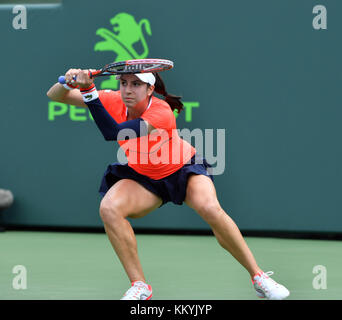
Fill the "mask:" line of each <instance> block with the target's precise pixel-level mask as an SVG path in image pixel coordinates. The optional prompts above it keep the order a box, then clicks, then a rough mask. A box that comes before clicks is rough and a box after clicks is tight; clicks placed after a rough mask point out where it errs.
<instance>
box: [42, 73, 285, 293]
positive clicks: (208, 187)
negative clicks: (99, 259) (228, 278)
mask: <svg viewBox="0 0 342 320" xmlns="http://www.w3.org/2000/svg"><path fill="white" fill-rule="evenodd" d="M75 79H76V80H75ZM117 79H119V80H120V90H119V91H112V90H100V91H97V90H96V87H95V85H94V83H93V79H91V78H90V77H89V70H81V69H70V70H68V71H67V72H66V74H65V80H66V84H64V85H61V84H59V83H56V84H55V85H53V86H52V87H51V88H50V89H49V91H48V92H47V95H48V97H49V98H50V99H52V100H54V101H58V102H63V103H67V104H72V105H76V106H84V107H88V108H89V110H90V112H91V114H92V116H93V118H94V120H95V123H96V125H97V126H98V128H99V130H100V131H101V133H102V134H103V136H104V138H105V139H106V140H108V141H112V140H116V141H118V143H119V144H120V146H121V147H122V148H123V149H124V150H125V154H126V156H127V159H128V164H119V163H115V164H111V165H109V166H108V168H107V170H106V171H105V173H104V176H103V179H102V182H101V185H100V190H99V192H100V193H101V194H102V195H103V198H102V201H101V203H100V209H99V211H100V216H101V218H102V221H103V223H104V228H105V231H106V233H107V235H108V238H109V240H110V242H111V244H112V246H113V248H114V250H115V252H116V254H117V256H118V257H119V259H120V261H121V263H122V265H123V268H124V269H125V271H126V273H127V276H128V278H129V280H130V282H131V287H130V288H129V289H128V290H127V292H126V293H125V294H124V296H123V297H122V300H148V299H151V298H152V287H151V285H149V284H147V282H146V279H145V276H144V273H143V269H142V266H141V263H140V260H139V257H138V252H137V242H136V237H135V234H134V231H133V229H132V227H131V225H130V223H129V221H128V220H127V218H141V217H144V216H145V215H147V214H148V213H150V212H151V211H153V210H155V209H157V208H159V207H160V206H162V205H164V204H166V203H167V202H173V203H175V204H177V205H181V204H183V203H186V204H187V205H188V206H190V207H191V208H193V209H194V210H195V211H196V212H197V213H198V214H199V215H200V216H201V217H202V218H203V219H204V220H205V221H206V222H207V223H208V224H209V226H210V227H211V229H212V231H213V233H214V235H215V236H216V238H217V241H218V242H219V244H220V245H221V246H222V247H223V248H224V249H226V250H227V251H228V252H229V253H230V254H231V255H232V256H233V257H234V258H235V259H236V260H237V261H238V262H239V263H240V264H241V265H242V266H243V267H244V268H245V269H246V270H247V271H248V273H249V274H250V276H251V280H252V283H253V285H254V288H255V290H256V294H257V295H258V296H259V297H261V298H267V299H285V298H286V297H287V296H288V295H289V291H288V290H287V289H286V288H285V287H284V286H282V285H280V284H278V283H277V282H275V281H274V280H273V279H271V278H270V275H271V274H272V272H263V271H262V270H261V268H260V267H259V266H258V264H257V262H256V260H255V259H254V257H253V254H252V253H251V251H250V249H249V248H248V246H247V244H246V242H245V241H244V239H243V237H242V235H241V233H240V231H239V229H238V227H237V225H236V224H235V223H234V221H233V220H232V219H231V218H230V217H229V215H228V214H227V213H226V212H225V211H224V210H223V209H222V208H221V206H220V203H219V201H218V199H217V196H216V191H215V186H214V184H213V176H212V174H211V169H212V168H211V166H210V165H209V164H208V163H207V162H206V161H205V159H204V158H202V157H201V156H200V155H199V154H197V153H196V149H195V148H194V147H193V146H191V145H190V144H189V143H188V142H186V141H185V140H182V139H181V138H180V137H179V135H178V134H177V130H176V120H175V117H174V114H173V110H175V109H177V110H178V111H180V110H181V109H182V107H183V104H182V102H181V99H180V97H177V96H174V95H171V94H168V93H167V91H166V88H165V84H164V82H163V81H162V79H161V77H160V75H159V74H158V73H139V74H123V75H120V76H117ZM154 92H157V93H158V94H160V95H162V96H164V97H165V100H163V99H159V98H157V97H156V96H154V95H153V93H154ZM122 132H125V133H124V134H122ZM156 137H159V138H158V139H157V138H156ZM165 146H167V147H168V148H165ZM165 150H166V151H165ZM158 154H159V155H158ZM158 157H159V160H160V159H161V161H156V159H157V160H158ZM174 159H176V160H177V161H174Z"/></svg>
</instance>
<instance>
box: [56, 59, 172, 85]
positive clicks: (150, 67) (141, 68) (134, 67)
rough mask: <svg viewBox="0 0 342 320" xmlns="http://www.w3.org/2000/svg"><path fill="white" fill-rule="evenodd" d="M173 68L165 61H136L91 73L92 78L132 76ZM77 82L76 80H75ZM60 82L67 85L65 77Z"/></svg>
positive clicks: (113, 64)
mask: <svg viewBox="0 0 342 320" xmlns="http://www.w3.org/2000/svg"><path fill="white" fill-rule="evenodd" d="M171 68H173V62H172V61H170V60H165V59H135V60H126V61H120V62H115V63H110V64H107V65H105V66H104V67H103V68H102V69H100V70H96V71H93V72H90V71H89V77H90V78H96V77H102V76H111V75H116V74H132V73H146V72H161V71H166V70H169V69H171ZM74 80H76V79H74ZM58 82H59V83H61V84H64V83H65V77H64V76H60V77H59V78H58Z"/></svg>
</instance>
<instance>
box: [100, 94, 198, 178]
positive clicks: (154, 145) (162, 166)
mask: <svg viewBox="0 0 342 320" xmlns="http://www.w3.org/2000/svg"><path fill="white" fill-rule="evenodd" d="M99 98H100V100H101V102H102V104H103V106H104V107H105V109H106V110H107V112H108V113H109V114H110V115H111V116H112V117H113V118H114V120H115V121H116V122H118V123H122V122H125V121H127V107H126V106H125V104H124V102H123V101H122V99H121V93H120V91H112V90H100V91H99ZM140 118H142V119H144V120H146V121H147V122H148V123H149V124H151V125H152V126H153V127H154V128H156V130H153V131H152V132H151V133H150V134H148V135H147V136H142V137H137V138H134V136H133V138H132V136H131V135H129V136H130V137H131V138H130V139H129V140H124V139H125V137H124V134H123V132H122V134H123V136H122V138H121V140H119V139H120V135H119V137H118V143H119V145H120V147H121V148H122V149H123V150H124V152H125V155H126V157H127V160H128V166H130V167H131V168H132V169H134V170H135V171H137V172H138V173H140V174H143V175H145V176H147V177H149V178H151V179H154V180H159V179H162V178H164V177H167V176H169V175H170V174H172V173H174V172H176V171H177V170H179V169H180V168H181V167H182V166H184V164H186V163H187V162H188V161H189V160H190V159H191V158H192V157H193V155H194V154H195V153H196V149H195V148H194V147H193V146H192V145H190V144H189V143H188V142H187V141H185V140H183V139H182V138H181V137H180V136H179V134H178V131H177V126H176V118H175V116H174V114H173V111H172V110H171V108H170V106H169V104H168V103H166V102H165V101H164V100H161V99H158V98H157V97H155V96H152V98H151V100H150V103H149V105H148V107H147V108H146V110H145V111H144V113H143V114H142V115H141V116H140ZM126 132H128V131H126ZM131 134H132V132H131ZM135 137H136V136H135Z"/></svg>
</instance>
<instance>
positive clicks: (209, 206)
mask: <svg viewBox="0 0 342 320" xmlns="http://www.w3.org/2000/svg"><path fill="white" fill-rule="evenodd" d="M196 211H197V212H198V213H199V214H200V216H201V217H202V218H203V219H204V220H205V221H206V222H207V223H208V224H209V225H213V224H215V223H217V222H218V221H219V219H220V217H221V216H222V212H223V211H222V208H221V206H220V204H219V202H218V201H217V199H213V200H209V201H203V202H202V203H201V204H200V205H199V206H198V208H197V210H196Z"/></svg>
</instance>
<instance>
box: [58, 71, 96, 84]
mask: <svg viewBox="0 0 342 320" xmlns="http://www.w3.org/2000/svg"><path fill="white" fill-rule="evenodd" d="M88 74H89V78H92V77H93V74H92V72H91V71H89V73H88ZM73 79H74V80H76V76H74V77H73ZM58 82H59V83H60V84H65V77H64V76H59V77H58Z"/></svg>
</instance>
